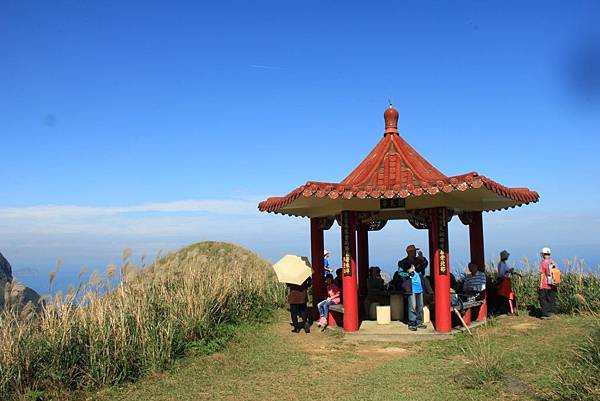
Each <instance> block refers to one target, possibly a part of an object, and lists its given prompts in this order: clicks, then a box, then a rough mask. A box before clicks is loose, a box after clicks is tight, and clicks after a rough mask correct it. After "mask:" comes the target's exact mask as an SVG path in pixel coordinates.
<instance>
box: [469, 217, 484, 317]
mask: <svg viewBox="0 0 600 401" xmlns="http://www.w3.org/2000/svg"><path fill="white" fill-rule="evenodd" d="M471 216H472V220H471V224H469V242H470V247H471V262H473V263H476V264H477V266H479V270H481V271H482V272H485V255H484V252H483V216H482V213H481V212H471ZM484 297H485V302H484V303H483V305H481V307H480V308H479V314H478V315H477V320H486V318H487V291H485V293H484Z"/></svg>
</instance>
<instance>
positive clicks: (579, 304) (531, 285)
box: [486, 257, 600, 314]
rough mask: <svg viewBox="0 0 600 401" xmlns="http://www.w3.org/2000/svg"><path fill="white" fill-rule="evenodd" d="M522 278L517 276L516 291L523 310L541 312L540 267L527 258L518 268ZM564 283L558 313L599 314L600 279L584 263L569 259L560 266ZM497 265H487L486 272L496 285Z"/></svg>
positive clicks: (514, 285)
mask: <svg viewBox="0 0 600 401" xmlns="http://www.w3.org/2000/svg"><path fill="white" fill-rule="evenodd" d="M515 267H516V270H517V271H518V272H519V273H520V274H521V276H513V279H512V282H513V289H514V291H515V294H516V295H517V301H518V303H519V304H520V305H521V308H529V309H539V295H538V289H539V283H540V273H539V265H538V264H536V263H533V262H531V261H530V260H529V259H527V258H524V259H523V260H522V261H521V263H520V265H519V266H515ZM559 267H560V269H561V272H562V275H561V283H560V285H559V286H558V294H557V300H556V311H557V312H558V313H567V314H572V313H590V312H591V313H597V312H599V311H600V276H599V275H598V271H597V270H596V271H594V270H593V269H591V268H590V267H589V266H588V265H587V264H586V263H585V261H584V260H582V259H578V258H577V257H575V258H573V259H565V260H564V261H563V262H562V264H560V266H559ZM496 271H497V270H496V267H495V265H494V264H489V265H488V266H486V273H487V275H488V278H489V279H490V280H491V283H490V284H492V285H493V284H494V282H495V279H496Z"/></svg>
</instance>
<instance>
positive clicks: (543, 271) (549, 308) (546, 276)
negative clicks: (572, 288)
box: [539, 248, 556, 320]
mask: <svg viewBox="0 0 600 401" xmlns="http://www.w3.org/2000/svg"><path fill="white" fill-rule="evenodd" d="M550 255H551V251H550V248H543V249H542V262H541V263H540V293H539V295H540V306H541V307H542V316H541V318H542V319H544V320H545V319H552V318H553V317H554V311H555V309H556V286H555V285H554V283H553V281H552V267H553V266H555V265H556V263H554V260H553V259H552V258H551V257H550Z"/></svg>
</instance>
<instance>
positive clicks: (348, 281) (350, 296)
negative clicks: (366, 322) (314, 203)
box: [342, 211, 358, 331]
mask: <svg viewBox="0 0 600 401" xmlns="http://www.w3.org/2000/svg"><path fill="white" fill-rule="evenodd" d="M342 276H343V279H342V286H343V288H344V331H356V330H358V291H357V282H356V213H355V212H346V211H344V212H342Z"/></svg>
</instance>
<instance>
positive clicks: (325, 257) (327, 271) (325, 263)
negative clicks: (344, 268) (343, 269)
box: [323, 249, 334, 277]
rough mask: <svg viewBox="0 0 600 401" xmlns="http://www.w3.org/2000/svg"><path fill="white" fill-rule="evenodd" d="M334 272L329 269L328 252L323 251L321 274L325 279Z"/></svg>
mask: <svg viewBox="0 0 600 401" xmlns="http://www.w3.org/2000/svg"><path fill="white" fill-rule="evenodd" d="M333 273H334V270H333V269H332V268H331V267H329V251H328V250H327V249H325V251H324V252H323V274H324V275H325V276H326V277H327V275H328V274H331V275H333Z"/></svg>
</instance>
